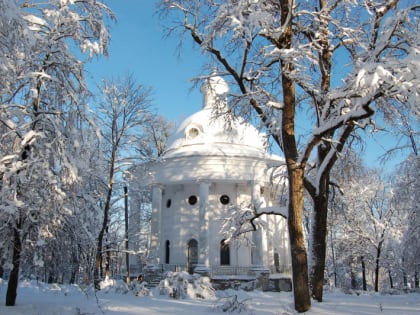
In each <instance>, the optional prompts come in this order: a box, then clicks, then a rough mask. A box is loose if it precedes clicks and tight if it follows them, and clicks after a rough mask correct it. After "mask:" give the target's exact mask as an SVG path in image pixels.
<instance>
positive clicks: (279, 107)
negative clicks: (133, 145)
mask: <svg viewBox="0 0 420 315" xmlns="http://www.w3.org/2000/svg"><path fill="white" fill-rule="evenodd" d="M161 3H162V8H163V12H165V13H168V14H172V13H173V16H175V17H176V18H178V20H177V21H178V22H179V23H178V24H175V25H171V26H169V32H170V33H174V32H176V30H177V29H178V30H180V31H181V33H182V34H189V35H190V36H191V37H190V38H192V40H193V41H194V42H195V43H196V44H198V45H199V46H200V48H201V50H202V51H203V52H204V53H206V54H208V56H209V60H210V62H209V64H210V67H212V66H214V65H217V66H218V72H219V73H218V74H219V75H224V76H226V77H228V78H229V79H230V81H231V83H232V86H234V87H236V89H235V91H236V93H232V98H233V103H234V104H235V105H234V106H233V107H232V108H231V109H230V111H231V112H234V113H235V112H236V113H241V114H244V113H245V114H246V115H247V116H248V117H249V116H250V113H251V111H253V113H254V114H256V117H257V119H258V120H259V121H260V125H261V127H262V128H265V129H266V130H267V131H268V132H270V134H271V136H272V138H273V139H274V142H275V143H277V145H278V146H279V148H281V149H282V150H283V152H284V155H285V159H286V164H287V168H288V176H289V214H288V222H289V233H290V240H291V253H292V265H293V289H294V297H295V308H296V310H297V311H299V312H305V311H306V310H308V309H309V308H310V296H309V284H308V266H307V264H308V261H307V252H306V247H305V242H304V235H303V228H302V208H303V191H304V188H306V190H307V191H308V192H309V194H310V196H311V198H312V201H313V207H314V211H313V213H314V218H313V220H312V222H313V223H314V225H313V226H312V227H311V233H313V235H312V236H311V243H310V244H311V252H312V257H313V258H314V260H313V262H311V265H312V268H311V287H312V292H311V293H312V296H313V297H314V298H315V299H317V300H319V301H322V284H323V276H324V268H325V252H326V235H327V229H326V227H327V213H328V191H329V190H328V187H329V174H330V171H331V169H332V167H333V165H334V163H335V162H336V160H337V157H338V154H339V153H340V152H341V151H342V150H343V148H344V146H345V144H346V142H347V141H348V139H349V137H350V136H351V135H352V133H353V132H354V131H355V129H357V128H359V127H363V126H366V125H367V124H368V123H369V118H370V117H371V116H372V115H373V114H374V112H375V109H378V110H384V111H385V110H386V109H387V107H386V105H385V104H387V100H389V99H393V100H396V103H395V104H396V106H401V107H406V108H408V109H409V110H410V111H412V112H415V111H416V109H415V108H416V104H415V103H416V96H415V95H416V93H418V92H417V90H416V88H414V89H411V88H409V86H418V80H419V78H418V77H417V75H416V73H418V67H419V65H418V62H417V61H414V60H418V57H416V56H417V53H416V51H418V42H419V41H418V38H416V36H417V35H413V34H412V33H411V32H410V31H409V30H410V28H412V27H414V28H416V27H418V26H417V25H418V21H417V16H416V11H417V10H418V7H416V6H411V7H409V6H407V7H405V8H404V7H401V8H400V7H398V4H399V1H397V0H390V1H385V2H383V1H379V2H375V1H369V2H368V4H366V3H365V2H353V1H346V0H343V1H319V2H318V1H309V2H308V1H288V0H269V1H247V0H226V1H222V2H218V3H215V2H212V1H205V2H202V1H199V2H196V1H190V0H163V1H161ZM415 33H416V32H415ZM344 63H348V65H349V66H348V67H347V68H345V69H342V68H343V64H344ZM398 69H400V70H398ZM403 69H404V70H403ZM334 75H335V77H334ZM333 78H334V81H333ZM403 82H406V83H407V84H404V83H403ZM308 113H309V115H308ZM303 121H308V122H311V127H310V128H311V134H310V135H308V134H306V133H302V134H297V132H298V131H299V129H297V128H296V124H298V123H301V122H303ZM299 141H300V143H299ZM312 161H313V162H312Z"/></svg>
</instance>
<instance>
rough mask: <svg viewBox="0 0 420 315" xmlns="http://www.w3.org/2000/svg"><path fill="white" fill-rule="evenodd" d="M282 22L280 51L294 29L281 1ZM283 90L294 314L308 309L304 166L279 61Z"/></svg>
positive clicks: (292, 101) (288, 82) (290, 88)
mask: <svg viewBox="0 0 420 315" xmlns="http://www.w3.org/2000/svg"><path fill="white" fill-rule="evenodd" d="M280 6H281V22H282V25H284V27H285V29H284V32H283V34H282V38H281V40H280V41H279V46H280V47H279V48H280V49H282V48H284V49H288V48H291V46H292V41H293V29H292V25H291V20H293V19H291V18H290V16H291V15H292V10H293V8H292V7H291V5H290V2H289V1H288V0H282V1H280ZM281 67H282V75H281V79H282V88H283V102H284V108H283V117H282V128H281V129H282V131H281V132H282V140H283V149H284V155H285V159H286V165H287V173H288V176H289V209H288V210H289V215H288V218H287V223H288V227H289V238H290V246H291V256H292V271H293V294H294V303H295V310H296V311H298V312H301V313H302V312H306V311H307V310H309V309H310V308H311V298H310V295H309V283H308V257H307V252H306V248H305V238H304V233H303V220H302V219H303V214H302V213H303V191H304V181H303V178H304V169H305V165H304V163H301V162H299V161H298V156H299V154H298V150H297V144H296V139H295V111H296V91H295V85H294V81H293V80H292V79H290V78H289V77H288V73H290V71H292V70H293V66H292V64H291V63H288V62H286V61H284V60H282V61H281Z"/></svg>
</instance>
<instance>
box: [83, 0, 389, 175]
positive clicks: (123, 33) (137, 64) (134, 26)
mask: <svg viewBox="0 0 420 315" xmlns="http://www.w3.org/2000/svg"><path fill="white" fill-rule="evenodd" d="M105 2H106V3H107V4H108V6H109V7H110V8H111V9H112V10H113V11H114V13H115V14H116V15H117V19H118V22H117V23H116V24H113V25H112V28H111V36H112V39H111V44H110V49H109V57H108V58H100V59H95V60H93V61H92V62H91V63H90V64H89V66H88V68H87V69H88V75H87V76H88V82H89V84H91V85H93V84H94V83H98V82H100V79H101V78H103V77H111V76H124V75H125V74H126V73H128V72H130V73H132V74H133V75H134V77H135V78H136V80H137V82H138V83H142V84H144V85H146V86H149V87H151V88H152V90H153V93H152V98H153V105H154V107H155V108H156V109H157V112H158V113H159V114H161V115H163V116H165V117H166V118H167V119H168V120H170V121H174V122H176V123H177V124H179V123H180V122H181V121H182V120H183V119H184V118H186V117H188V116H189V115H191V114H193V113H194V112H196V111H198V110H200V109H201V106H202V97H201V93H200V91H199V88H198V87H196V88H193V84H192V83H191V81H190V80H191V79H192V78H193V77H194V76H197V75H199V74H200V73H201V70H202V67H203V65H204V63H205V59H204V58H203V57H202V56H201V54H200V51H199V50H198V49H197V46H195V47H194V46H193V44H192V41H187V42H186V43H185V45H184V47H183V49H182V54H181V56H179V55H178V54H177V50H176V48H177V45H178V39H177V38H176V37H175V36H174V37H170V38H167V37H166V38H164V32H163V27H162V24H163V22H162V21H160V20H159V17H158V16H157V15H156V7H155V6H156V3H157V1H156V0H105ZM366 137H368V138H370V139H371V140H369V144H368V147H367V149H366V152H365V153H364V154H363V156H364V158H365V161H366V163H367V164H368V165H369V166H371V167H373V166H379V164H378V160H377V159H378V157H379V156H381V155H382V154H383V153H385V152H386V150H387V149H389V148H390V147H392V145H394V142H395V141H394V140H393V139H391V138H390V137H388V136H387V135H386V134H376V135H375V138H374V139H373V138H372V137H371V136H369V135H366ZM395 163H396V161H395V160H394V161H391V162H390V163H388V164H387V165H386V168H388V170H389V169H392V168H393V165H394V164H395Z"/></svg>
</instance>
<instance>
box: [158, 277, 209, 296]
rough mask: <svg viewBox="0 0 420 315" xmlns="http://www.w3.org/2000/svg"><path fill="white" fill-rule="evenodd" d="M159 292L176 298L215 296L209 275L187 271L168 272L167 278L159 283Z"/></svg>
mask: <svg viewBox="0 0 420 315" xmlns="http://www.w3.org/2000/svg"><path fill="white" fill-rule="evenodd" d="M159 293H160V295H167V296H169V297H172V298H175V299H185V298H192V299H194V298H201V299H208V298H212V297H214V296H215V294H214V289H213V287H212V285H211V283H210V279H209V278H208V277H201V276H200V275H198V274H194V275H190V274H189V273H187V272H185V271H182V272H168V273H167V274H166V277H165V279H163V280H162V281H161V282H160V283H159Z"/></svg>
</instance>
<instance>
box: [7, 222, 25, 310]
mask: <svg viewBox="0 0 420 315" xmlns="http://www.w3.org/2000/svg"><path fill="white" fill-rule="evenodd" d="M21 254H22V241H21V239H20V234H19V231H18V230H17V229H16V228H15V229H13V262H12V264H13V268H12V271H11V272H10V277H9V282H8V284H7V293H6V306H14V305H15V303H16V297H17V287H18V282H19V267H20V257H21Z"/></svg>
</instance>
